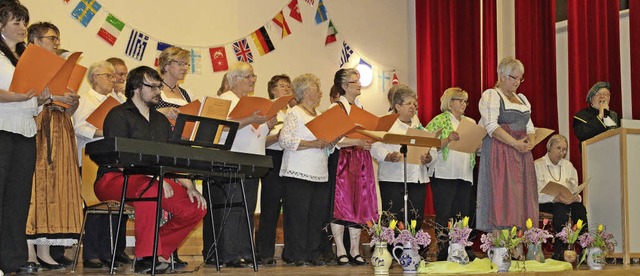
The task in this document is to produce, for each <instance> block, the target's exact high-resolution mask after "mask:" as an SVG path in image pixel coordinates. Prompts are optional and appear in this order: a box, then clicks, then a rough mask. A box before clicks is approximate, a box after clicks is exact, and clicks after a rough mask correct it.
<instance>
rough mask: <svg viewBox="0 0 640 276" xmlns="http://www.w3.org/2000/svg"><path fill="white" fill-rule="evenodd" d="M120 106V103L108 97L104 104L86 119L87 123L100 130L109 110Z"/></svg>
mask: <svg viewBox="0 0 640 276" xmlns="http://www.w3.org/2000/svg"><path fill="white" fill-rule="evenodd" d="M118 105H120V102H119V101H118V100H116V99H115V98H113V97H111V96H108V97H107V99H106V100H104V102H102V103H101V104H100V105H99V106H98V108H96V110H94V111H93V113H91V115H89V117H87V123H90V124H91V125H93V126H95V127H96V128H97V129H98V130H102V127H103V126H104V119H105V118H107V114H108V113H109V111H111V109H113V108H114V107H116V106H118Z"/></svg>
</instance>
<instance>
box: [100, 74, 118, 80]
mask: <svg viewBox="0 0 640 276" xmlns="http://www.w3.org/2000/svg"><path fill="white" fill-rule="evenodd" d="M95 76H106V77H107V79H112V78H115V77H116V76H115V75H114V74H112V73H102V74H95Z"/></svg>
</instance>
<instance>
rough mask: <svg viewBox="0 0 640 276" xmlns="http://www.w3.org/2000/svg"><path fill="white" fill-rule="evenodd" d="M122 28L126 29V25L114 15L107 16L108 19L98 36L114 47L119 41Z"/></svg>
mask: <svg viewBox="0 0 640 276" xmlns="http://www.w3.org/2000/svg"><path fill="white" fill-rule="evenodd" d="M122 28H124V23H123V22H122V21H120V19H118V18H116V17H115V16H113V14H109V16H107V19H105V21H104V23H103V24H102V27H101V28H100V30H99V31H98V36H99V37H102V39H104V41H106V42H107V43H109V44H111V46H113V44H115V43H116V40H117V39H118V36H119V35H120V32H121V31H122Z"/></svg>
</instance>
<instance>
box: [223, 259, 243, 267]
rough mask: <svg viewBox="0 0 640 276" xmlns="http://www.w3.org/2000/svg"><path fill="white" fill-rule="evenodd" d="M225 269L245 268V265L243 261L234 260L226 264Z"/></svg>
mask: <svg viewBox="0 0 640 276" xmlns="http://www.w3.org/2000/svg"><path fill="white" fill-rule="evenodd" d="M224 266H225V267H245V264H244V262H243V261H242V260H233V261H228V262H226V263H224Z"/></svg>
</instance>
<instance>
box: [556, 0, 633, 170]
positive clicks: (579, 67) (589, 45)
mask: <svg viewBox="0 0 640 276" xmlns="http://www.w3.org/2000/svg"><path fill="white" fill-rule="evenodd" d="M619 6H620V2H619V1H618V0H590V1H584V0H568V3H567V11H568V22H567V27H568V29H567V32H568V40H569V126H570V127H569V129H570V136H571V137H569V139H570V146H569V148H570V152H571V162H572V163H573V165H574V167H575V168H576V169H577V170H578V175H580V176H582V173H581V172H582V162H581V157H580V152H579V150H578V149H579V147H580V145H579V141H578V139H577V138H576V136H575V134H574V133H573V127H571V126H572V123H573V115H575V114H576V112H578V111H579V110H580V109H583V108H585V107H587V106H589V104H588V103H586V96H587V93H588V91H589V88H591V86H592V85H593V84H594V83H596V82H597V81H608V82H609V83H610V84H611V103H610V107H611V110H614V111H616V112H618V113H620V114H621V112H622V102H621V98H622V97H621V90H620V15H619Z"/></svg>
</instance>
